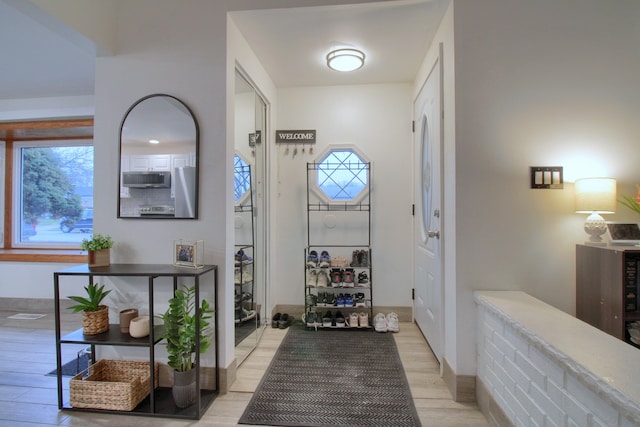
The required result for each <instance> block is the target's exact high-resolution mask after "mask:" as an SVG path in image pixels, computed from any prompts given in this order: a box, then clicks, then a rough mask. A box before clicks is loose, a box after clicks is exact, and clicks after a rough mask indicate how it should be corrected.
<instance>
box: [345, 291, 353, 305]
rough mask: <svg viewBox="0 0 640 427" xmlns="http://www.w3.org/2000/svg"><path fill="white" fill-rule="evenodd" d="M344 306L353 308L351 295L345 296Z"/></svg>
mask: <svg viewBox="0 0 640 427" xmlns="http://www.w3.org/2000/svg"><path fill="white" fill-rule="evenodd" d="M344 306H345V307H353V297H352V296H351V294H344Z"/></svg>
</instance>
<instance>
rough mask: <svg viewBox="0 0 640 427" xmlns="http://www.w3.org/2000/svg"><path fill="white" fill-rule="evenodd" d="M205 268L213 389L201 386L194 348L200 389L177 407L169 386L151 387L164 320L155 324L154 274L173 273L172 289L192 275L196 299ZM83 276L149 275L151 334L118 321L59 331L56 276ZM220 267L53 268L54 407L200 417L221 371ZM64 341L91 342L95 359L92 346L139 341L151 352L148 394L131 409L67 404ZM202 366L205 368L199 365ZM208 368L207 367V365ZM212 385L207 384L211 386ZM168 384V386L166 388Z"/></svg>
mask: <svg viewBox="0 0 640 427" xmlns="http://www.w3.org/2000/svg"><path fill="white" fill-rule="evenodd" d="M208 274H212V275H213V277H212V279H211V280H210V281H209V282H208V283H210V284H211V287H212V291H213V302H212V304H211V307H212V309H213V310H214V313H213V315H212V316H213V321H212V324H213V328H214V329H213V333H212V336H213V343H212V344H213V346H212V350H213V351H214V352H215V355H214V357H215V365H214V366H213V367H212V369H213V371H215V373H214V375H215V379H211V380H210V381H211V382H210V384H212V385H214V387H215V388H214V389H212V390H206V389H202V388H201V385H202V383H201V377H200V375H201V366H200V353H199V351H197V350H196V365H195V368H194V369H195V370H196V388H197V389H199V390H200V393H196V401H195V403H194V404H193V405H191V406H189V407H188V408H185V409H180V408H178V407H177V406H176V405H175V403H174V401H173V397H172V395H171V389H164V388H157V389H154V388H153V384H155V383H157V381H156V378H155V377H156V375H157V374H156V373H155V370H154V369H153V367H154V365H155V346H156V345H157V344H158V343H159V342H160V341H162V338H160V337H162V335H163V331H164V326H163V325H157V326H156V325H154V324H153V322H154V319H155V316H154V291H155V288H156V286H158V284H157V283H155V279H157V278H160V277H164V278H171V279H172V282H173V291H174V292H175V291H176V289H177V288H178V279H179V278H185V277H191V278H193V283H194V287H195V294H196V299H198V300H199V299H200V297H199V295H200V291H201V286H200V281H201V279H203V280H204V278H206V277H208V276H207V275H208ZM79 276H84V277H87V278H88V280H89V282H91V283H93V280H94V277H95V276H100V277H107V276H109V277H146V278H147V279H148V282H147V283H148V294H149V307H148V310H149V320H150V326H152V328H151V331H150V334H149V335H148V336H147V337H144V338H133V337H131V336H130V335H129V334H125V333H122V332H120V325H118V324H110V325H109V330H108V331H106V332H103V333H101V334H96V335H85V334H84V333H83V331H82V329H78V330H75V331H73V332H71V333H68V334H66V335H64V336H61V331H60V327H61V326H60V325H61V321H60V287H61V284H60V281H61V278H63V277H79ZM217 283H218V268H217V266H215V265H205V266H204V267H202V268H199V269H194V268H187V267H179V266H175V265H168V264H111V265H110V266H108V267H100V268H89V266H88V265H86V264H83V265H78V266H75V267H71V268H67V269H65V270H60V271H56V272H54V273H53V286H54V304H55V333H56V362H57V372H58V375H57V387H58V408H59V409H61V410H65V411H82V412H96V413H113V414H128V415H144V416H157V417H169V418H189V419H200V418H201V417H202V415H203V414H204V412H205V411H206V409H207V408H208V407H209V405H210V404H211V402H212V401H213V399H214V398H215V396H216V395H217V394H218V392H219V389H220V372H219V346H218V323H219V322H218V312H219V310H218V286H217ZM195 311H196V313H195V316H196V317H197V316H198V315H199V311H200V307H199V304H196V306H195ZM197 331H198V326H196V348H199V346H200V335H199V333H198V332H197ZM65 344H83V345H90V346H91V355H92V362H94V363H95V362H96V359H95V354H96V353H95V347H96V346H117V347H138V348H146V349H147V351H148V352H149V371H150V372H149V374H150V382H149V383H150V384H151V386H150V390H149V395H148V396H147V397H146V398H145V399H144V400H143V401H142V402H141V403H140V404H139V405H138V406H137V407H136V408H134V410H133V411H112V410H102V409H91V408H74V407H71V406H70V403H69V402H64V401H63V400H64V399H63V387H62V345H65ZM203 369H204V368H203ZM206 369H209V367H207V368H206ZM209 387H210V386H209ZM167 390H168V392H167Z"/></svg>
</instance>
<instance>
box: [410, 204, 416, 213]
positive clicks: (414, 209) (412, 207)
mask: <svg viewBox="0 0 640 427" xmlns="http://www.w3.org/2000/svg"><path fill="white" fill-rule="evenodd" d="M411 215H412V216H416V205H415V203H414V204H413V205H411Z"/></svg>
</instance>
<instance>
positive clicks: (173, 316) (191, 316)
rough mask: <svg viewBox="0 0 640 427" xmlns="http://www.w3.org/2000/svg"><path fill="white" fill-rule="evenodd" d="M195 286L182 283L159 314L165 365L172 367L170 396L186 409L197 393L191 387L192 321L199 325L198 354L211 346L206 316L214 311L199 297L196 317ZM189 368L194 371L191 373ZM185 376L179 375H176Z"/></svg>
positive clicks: (192, 376)
mask: <svg viewBox="0 0 640 427" xmlns="http://www.w3.org/2000/svg"><path fill="white" fill-rule="evenodd" d="M197 306H198V302H197V301H196V300H195V287H190V288H188V287H186V286H183V287H182V288H179V289H177V290H176V291H175V293H174V297H173V298H171V299H170V300H169V309H168V310H167V311H166V312H165V313H164V314H163V315H161V316H159V317H160V318H161V319H162V320H163V322H164V335H162V337H161V338H164V339H165V340H166V343H165V344H166V346H167V353H168V354H169V361H168V364H169V366H170V367H172V368H173V370H174V371H173V372H174V386H173V390H172V393H173V399H174V401H175V404H176V406H178V407H179V408H186V407H188V406H190V405H192V404H193V403H194V402H195V396H196V393H197V392H198V391H197V390H196V388H195V369H194V368H195V356H196V353H195V348H196V322H197V324H198V325H199V327H200V334H199V335H200V336H199V339H200V353H205V352H206V351H207V349H208V348H209V347H210V346H211V339H210V337H209V336H208V333H209V326H210V324H209V319H211V314H212V313H213V312H214V310H213V309H211V307H210V305H209V303H208V302H207V301H206V300H205V299H203V300H202V302H201V303H200V310H199V316H198V318H196V307H197ZM190 371H194V372H191V373H190ZM185 376H186V377H188V378H186V379H185V378H180V377H185Z"/></svg>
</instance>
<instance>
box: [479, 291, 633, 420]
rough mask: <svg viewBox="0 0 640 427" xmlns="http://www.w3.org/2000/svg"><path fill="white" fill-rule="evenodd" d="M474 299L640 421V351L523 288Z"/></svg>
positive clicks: (631, 416)
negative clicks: (533, 295) (522, 290)
mask: <svg viewBox="0 0 640 427" xmlns="http://www.w3.org/2000/svg"><path fill="white" fill-rule="evenodd" d="M474 297H475V300H476V302H477V303H478V304H481V305H484V306H486V307H487V308H489V309H490V310H491V311H493V312H495V313H496V314H497V315H498V316H499V317H500V318H502V319H503V320H504V321H505V322H507V323H508V324H510V325H511V326H512V327H513V328H514V329H515V330H517V331H519V332H520V333H521V334H522V335H523V336H524V337H525V339H527V340H529V341H530V342H531V343H532V344H533V345H535V346H536V347H537V348H539V349H540V350H541V351H543V352H545V353H547V355H549V356H550V357H552V358H553V359H554V360H557V361H558V362H559V363H560V364H561V365H564V366H565V369H567V370H568V371H572V372H574V373H575V374H576V375H577V376H578V377H579V378H580V379H581V381H583V383H584V385H585V386H586V387H587V388H589V389H590V390H592V391H593V392H595V393H596V394H598V395H599V396H601V397H602V398H604V399H605V400H608V401H609V402H611V404H613V405H614V406H615V407H617V408H618V409H619V410H620V412H621V413H623V414H625V415H626V416H627V418H629V419H631V420H640V350H638V349H637V348H635V347H633V346H631V345H629V344H627V343H625V342H623V341H621V340H619V339H617V338H614V337H613V336H611V335H608V334H606V333H605V332H602V331H600V330H599V329H597V328H594V327H593V326H591V325H589V324H587V323H585V322H583V321H581V320H579V319H577V318H576V317H574V316H571V315H570V314H567V313H565V312H563V311H561V310H559V309H557V308H555V307H553V306H551V305H549V304H546V303H544V302H543V301H540V300H538V299H536V298H534V297H532V296H531V295H528V294H526V293H524V292H519V291H477V292H475V293H474Z"/></svg>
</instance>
